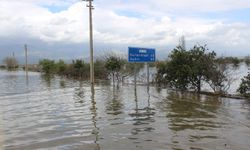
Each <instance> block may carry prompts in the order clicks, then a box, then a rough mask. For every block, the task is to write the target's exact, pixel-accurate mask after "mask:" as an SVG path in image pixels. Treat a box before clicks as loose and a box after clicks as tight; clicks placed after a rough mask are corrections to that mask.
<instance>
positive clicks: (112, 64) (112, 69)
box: [105, 55, 124, 82]
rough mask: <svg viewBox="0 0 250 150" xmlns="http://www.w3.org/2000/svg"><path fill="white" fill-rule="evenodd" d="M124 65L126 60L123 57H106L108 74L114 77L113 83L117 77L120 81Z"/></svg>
mask: <svg viewBox="0 0 250 150" xmlns="http://www.w3.org/2000/svg"><path fill="white" fill-rule="evenodd" d="M123 65H124V60H123V59H122V58H121V57H118V56H116V55H108V56H107V57H106V63H105V68H106V70H107V72H108V73H109V74H110V75H112V78H113V82H114V81H115V77H116V78H117V80H119V77H120V75H121V74H120V71H121V69H122V67H123Z"/></svg>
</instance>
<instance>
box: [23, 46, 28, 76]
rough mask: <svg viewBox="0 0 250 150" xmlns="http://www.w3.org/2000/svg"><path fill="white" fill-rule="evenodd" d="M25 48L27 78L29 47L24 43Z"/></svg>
mask: <svg viewBox="0 0 250 150" xmlns="http://www.w3.org/2000/svg"><path fill="white" fill-rule="evenodd" d="M24 50H25V72H26V78H27V77H28V48H27V45H26V44H25V45H24Z"/></svg>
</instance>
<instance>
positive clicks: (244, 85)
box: [237, 72, 250, 98]
mask: <svg viewBox="0 0 250 150" xmlns="http://www.w3.org/2000/svg"><path fill="white" fill-rule="evenodd" d="M237 91H238V92H239V93H240V94H242V95H244V96H245V97H248V98H250V72H249V73H248V75H247V76H245V77H244V78H243V79H241V84H240V87H239V88H238V90H237Z"/></svg>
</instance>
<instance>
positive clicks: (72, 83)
mask: <svg viewBox="0 0 250 150" xmlns="http://www.w3.org/2000/svg"><path fill="white" fill-rule="evenodd" d="M0 83H1V84H0V149H4V150H36V149H39V150H47V149H52V150H53V149H60V150H61V149H62V150H74V149H76V150H77V149H79V150H168V149H172V150H214V149H218V150H224V149H230V150H249V148H250V101H248V100H236V99H229V98H218V97H210V96H205V95H193V94H190V93H189V94H188V93H179V92H174V91H171V90H168V89H162V88H157V87H150V88H149V89H147V87H145V86H136V88H135V86H134V85H120V86H119V87H117V86H114V87H113V86H112V85H110V84H108V83H98V84H96V86H95V88H94V89H92V88H91V87H90V86H89V84H88V83H86V82H80V81H76V80H70V79H65V78H60V77H46V76H41V75H40V74H39V73H30V74H29V80H28V81H26V78H25V73H24V72H5V71H0Z"/></svg>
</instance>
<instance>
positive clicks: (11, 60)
mask: <svg viewBox="0 0 250 150" xmlns="http://www.w3.org/2000/svg"><path fill="white" fill-rule="evenodd" d="M3 63H4V64H5V65H6V68H7V69H9V70H12V69H15V68H18V62H17V59H16V58H15V57H6V58H5V59H4V60H3Z"/></svg>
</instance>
